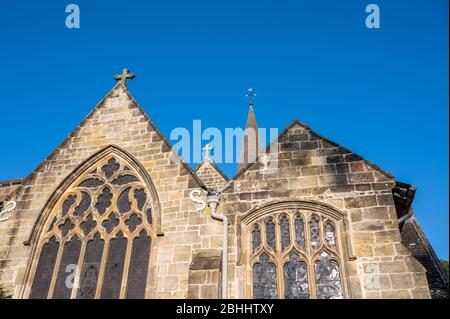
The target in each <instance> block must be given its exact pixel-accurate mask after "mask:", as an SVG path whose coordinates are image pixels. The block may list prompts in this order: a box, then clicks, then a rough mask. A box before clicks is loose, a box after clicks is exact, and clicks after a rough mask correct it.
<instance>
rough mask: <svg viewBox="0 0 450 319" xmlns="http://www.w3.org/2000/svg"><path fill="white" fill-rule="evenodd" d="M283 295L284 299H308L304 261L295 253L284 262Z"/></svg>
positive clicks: (306, 272) (306, 273)
mask: <svg viewBox="0 0 450 319" xmlns="http://www.w3.org/2000/svg"><path fill="white" fill-rule="evenodd" d="M283 275H284V297H285V298H286V299H308V298H309V284H308V271H307V268H306V263H305V262H303V261H300V260H299V257H298V256H297V254H292V255H291V256H290V258H289V261H288V262H287V263H285V264H284V267H283Z"/></svg>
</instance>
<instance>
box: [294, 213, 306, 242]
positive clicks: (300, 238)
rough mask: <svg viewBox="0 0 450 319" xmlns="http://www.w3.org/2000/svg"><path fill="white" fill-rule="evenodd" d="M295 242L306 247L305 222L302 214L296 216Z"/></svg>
mask: <svg viewBox="0 0 450 319" xmlns="http://www.w3.org/2000/svg"><path fill="white" fill-rule="evenodd" d="M294 227H295V242H296V243H297V245H299V246H300V247H305V224H304V223H303V219H302V218H301V217H300V216H297V217H296V218H295V222H294Z"/></svg>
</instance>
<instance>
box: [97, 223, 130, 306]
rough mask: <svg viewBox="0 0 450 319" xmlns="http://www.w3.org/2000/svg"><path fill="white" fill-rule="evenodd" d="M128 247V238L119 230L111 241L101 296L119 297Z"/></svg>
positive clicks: (104, 297)
mask: <svg viewBox="0 0 450 319" xmlns="http://www.w3.org/2000/svg"><path fill="white" fill-rule="evenodd" d="M126 249H127V239H126V238H125V237H123V234H122V232H119V233H118V234H117V236H116V238H114V239H112V240H111V242H110V243H109V252H108V261H107V262H106V268H105V277H104V279H103V287H102V294H101V298H103V299H116V298H119V294H120V288H121V284H122V275H123V266H124V262H125V253H126Z"/></svg>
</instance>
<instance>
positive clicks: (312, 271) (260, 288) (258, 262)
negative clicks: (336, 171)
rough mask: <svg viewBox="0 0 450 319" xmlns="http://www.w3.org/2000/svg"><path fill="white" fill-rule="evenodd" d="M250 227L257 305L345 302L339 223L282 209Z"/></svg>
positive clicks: (253, 284) (329, 217) (297, 210)
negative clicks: (262, 302)
mask: <svg viewBox="0 0 450 319" xmlns="http://www.w3.org/2000/svg"><path fill="white" fill-rule="evenodd" d="M269 214H270V217H267V216H266V215H267V214H264V215H263V216H262V217H258V218H257V217H255V219H254V221H253V222H251V223H250V225H249V228H248V229H250V231H251V235H250V237H251V240H250V241H251V242H250V243H249V244H250V247H251V249H250V250H249V251H250V253H249V257H250V260H249V262H250V272H251V274H252V281H251V282H252V287H251V296H252V297H253V298H256V299H274V298H286V299H306V298H318V299H341V298H343V297H344V291H343V281H342V280H343V278H342V265H343V262H342V260H343V258H342V251H341V250H342V248H340V243H339V236H338V229H339V228H338V227H337V226H338V225H339V220H338V219H336V218H334V217H332V216H328V215H326V214H324V213H319V212H315V211H309V210H303V209H286V210H283V209H280V210H274V211H270V212H269Z"/></svg>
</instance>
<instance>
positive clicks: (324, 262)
mask: <svg viewBox="0 0 450 319" xmlns="http://www.w3.org/2000/svg"><path fill="white" fill-rule="evenodd" d="M314 270H315V274H316V287H317V298H319V299H341V298H342V291H341V279H340V275H339V264H338V263H337V262H336V261H335V260H331V258H330V255H328V254H327V253H326V252H322V253H321V254H320V260H318V261H316V262H315V265H314Z"/></svg>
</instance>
